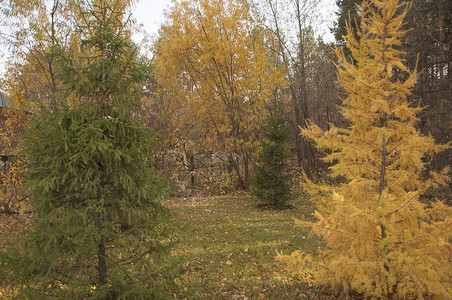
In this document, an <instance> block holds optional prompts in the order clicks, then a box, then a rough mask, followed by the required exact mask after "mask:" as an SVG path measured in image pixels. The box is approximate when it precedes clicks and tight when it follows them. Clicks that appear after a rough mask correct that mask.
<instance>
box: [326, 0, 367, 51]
mask: <svg viewBox="0 0 452 300" xmlns="http://www.w3.org/2000/svg"><path fill="white" fill-rule="evenodd" d="M362 2H363V0H337V1H336V5H337V7H338V12H337V13H336V14H337V21H336V22H335V24H334V25H335V27H334V28H333V29H332V31H333V33H334V37H335V39H336V42H337V43H338V44H340V45H344V44H345V40H344V36H346V35H347V24H349V25H350V26H352V28H353V29H354V32H356V26H357V25H358V24H359V16H358V5H360V4H361V3H362Z"/></svg>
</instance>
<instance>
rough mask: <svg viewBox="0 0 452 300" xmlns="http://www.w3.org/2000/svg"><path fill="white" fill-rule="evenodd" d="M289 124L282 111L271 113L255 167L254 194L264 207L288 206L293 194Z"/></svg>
mask: <svg viewBox="0 0 452 300" xmlns="http://www.w3.org/2000/svg"><path fill="white" fill-rule="evenodd" d="M286 123H287V121H286V119H285V118H284V116H283V115H282V112H281V109H275V110H273V111H271V112H270V114H269V116H268V117H267V121H266V125H265V128H264V129H263V140H262V146H261V148H259V151H258V162H257V164H256V165H255V175H254V182H253V183H254V184H253V189H252V193H253V194H254V195H255V196H256V197H257V198H259V199H260V200H261V201H262V202H263V203H264V204H266V205H270V206H273V207H283V206H285V205H286V204H287V202H288V201H289V200H290V199H291V198H292V195H293V193H292V190H291V182H290V181H291V179H292V176H291V175H290V174H288V170H287V168H288V163H287V159H288V154H287V151H286V142H287V140H288V138H289V134H290V132H289V129H288V127H287V124H286Z"/></svg>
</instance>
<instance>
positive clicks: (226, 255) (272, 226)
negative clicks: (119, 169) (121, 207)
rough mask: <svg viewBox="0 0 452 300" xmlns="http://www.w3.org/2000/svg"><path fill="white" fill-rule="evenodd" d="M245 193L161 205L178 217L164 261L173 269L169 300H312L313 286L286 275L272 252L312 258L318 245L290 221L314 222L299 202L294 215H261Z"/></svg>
mask: <svg viewBox="0 0 452 300" xmlns="http://www.w3.org/2000/svg"><path fill="white" fill-rule="evenodd" d="M257 204H258V203H256V202H255V201H254V200H253V199H252V198H251V197H250V196H248V195H247V194H238V195H234V196H221V197H205V198H181V199H173V200H168V201H166V202H165V205H166V206H167V207H170V208H172V209H173V210H174V211H175V212H176V214H177V217H176V220H175V223H174V226H176V227H177V229H178V231H179V232H180V239H179V243H178V244H177V245H176V246H175V247H174V248H173V249H172V252H171V255H170V257H169V258H168V259H166V262H165V263H166V264H168V269H170V267H171V266H174V265H176V266H177V265H179V269H177V267H176V270H177V271H176V274H175V276H176V279H175V282H176V285H177V288H175V289H173V290H171V291H168V293H169V295H168V296H170V297H172V298H173V299H184V298H187V299H264V298H267V299H303V298H304V297H305V298H312V293H311V292H310V289H309V286H310V284H311V283H312V282H310V281H309V280H304V279H303V278H299V277H296V276H290V274H288V273H287V272H286V270H285V267H284V266H283V265H282V264H280V263H278V262H277V261H275V255H276V251H279V252H281V251H282V252H284V253H291V252H292V251H294V250H300V249H302V250H303V251H306V252H310V253H313V252H315V251H316V250H317V249H318V247H319V243H318V241H317V240H316V239H308V238H307V236H308V233H309V230H308V229H306V228H299V227H295V226H294V224H293V220H292V218H293V217H297V218H304V219H309V218H312V216H311V213H312V207H311V205H310V204H308V202H307V201H306V200H305V199H303V198H300V199H299V200H298V201H297V202H296V203H294V205H295V209H292V210H282V211H276V210H261V209H258V208H257Z"/></svg>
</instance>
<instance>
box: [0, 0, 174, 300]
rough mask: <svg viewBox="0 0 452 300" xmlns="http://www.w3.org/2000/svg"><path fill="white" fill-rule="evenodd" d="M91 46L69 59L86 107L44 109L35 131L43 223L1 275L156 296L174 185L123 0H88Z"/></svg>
mask: <svg viewBox="0 0 452 300" xmlns="http://www.w3.org/2000/svg"><path fill="white" fill-rule="evenodd" d="M82 4H83V5H81V6H80V8H79V9H80V11H82V14H83V16H84V18H83V20H84V23H82V24H81V25H80V29H81V31H82V32H83V33H84V34H83V35H84V39H83V40H82V45H83V47H86V53H90V54H91V56H88V57H86V58H85V59H83V60H81V61H78V62H74V61H73V60H71V59H70V57H69V58H67V59H66V60H65V61H63V62H61V74H62V78H61V82H62V86H64V87H65V89H66V90H67V91H69V92H70V94H71V95H73V96H74V97H77V99H78V101H77V103H79V104H78V105H77V107H73V108H68V109H61V110H59V111H58V112H52V111H48V110H46V111H43V112H41V113H36V115H35V117H34V118H33V120H32V123H31V127H30V129H29V132H28V134H27V137H26V139H25V148H26V153H27V154H28V157H29V158H30V164H29V172H28V174H27V178H26V185H27V186H28V187H29V188H30V198H31V200H32V201H33V202H34V204H35V206H36V210H35V213H36V217H35V220H34V226H33V227H32V228H31V229H30V230H29V231H28V232H27V234H26V235H25V236H24V237H23V239H22V240H21V241H20V243H16V244H14V245H13V246H12V247H11V248H10V249H9V252H8V253H7V254H2V257H1V263H0V266H1V268H2V272H1V274H2V275H1V279H2V281H6V282H7V283H8V284H10V286H11V287H12V288H13V289H17V290H18V291H19V293H20V295H21V296H24V297H26V298H33V299H34V298H42V297H56V298H89V297H93V298H100V299H117V298H141V299H146V298H147V299H149V298H153V297H156V294H155V290H154V288H155V287H153V282H152V280H151V279H150V276H151V274H153V273H154V272H155V270H156V267H155V257H154V254H156V253H158V252H159V251H160V250H162V249H163V247H164V244H165V243H168V239H167V238H166V239H163V233H164V231H165V226H164V223H163V220H164V216H165V215H166V210H165V209H164V208H163V207H162V206H161V204H160V203H159V199H160V198H161V197H162V196H163V195H164V194H165V192H166V185H165V184H164V182H163V180H162V178H161V177H160V176H159V174H158V173H156V172H154V171H153V170H152V168H151V167H150V162H151V159H150V157H149V153H150V151H151V149H152V145H153V143H154V141H155V134H154V133H153V132H152V131H150V130H149V129H148V128H146V127H144V125H143V124H142V123H141V122H140V120H139V119H138V117H137V111H136V108H137V106H139V104H140V97H141V94H142V89H141V87H142V86H141V83H142V82H143V81H144V80H145V79H146V77H147V71H148V70H149V68H148V66H147V65H145V64H143V63H142V61H141V59H140V58H139V57H138V50H137V49H136V47H135V46H134V44H133V42H132V41H131V40H130V33H129V32H127V30H126V28H127V27H126V26H125V25H124V22H126V19H125V16H124V9H125V5H124V4H123V3H121V1H118V0H101V1H94V2H92V3H89V2H83V3H82Z"/></svg>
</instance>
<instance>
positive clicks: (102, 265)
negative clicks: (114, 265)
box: [96, 216, 107, 286]
mask: <svg viewBox="0 0 452 300" xmlns="http://www.w3.org/2000/svg"><path fill="white" fill-rule="evenodd" d="M96 226H97V231H98V232H99V235H100V241H99V245H98V249H97V277H98V281H99V286H103V285H105V284H106V283H107V262H106V261H105V257H106V247H105V236H104V235H103V234H102V229H103V226H102V220H101V218H100V216H96Z"/></svg>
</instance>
